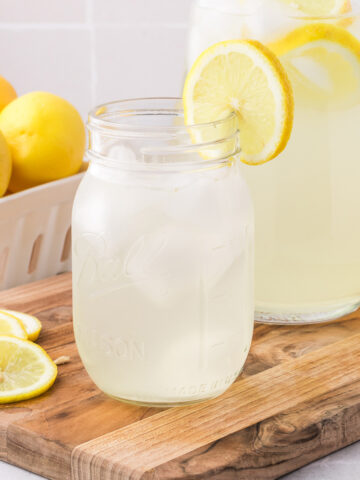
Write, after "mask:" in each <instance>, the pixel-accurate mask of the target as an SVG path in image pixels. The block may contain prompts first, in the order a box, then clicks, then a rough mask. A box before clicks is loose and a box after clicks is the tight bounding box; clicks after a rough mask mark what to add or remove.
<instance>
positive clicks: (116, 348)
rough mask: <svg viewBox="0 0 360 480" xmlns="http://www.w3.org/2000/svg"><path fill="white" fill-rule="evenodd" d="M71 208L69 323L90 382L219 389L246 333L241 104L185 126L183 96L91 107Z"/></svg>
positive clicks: (189, 392)
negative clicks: (82, 169) (84, 164)
mask: <svg viewBox="0 0 360 480" xmlns="http://www.w3.org/2000/svg"><path fill="white" fill-rule="evenodd" d="M88 129H89V138H90V143H89V150H88V153H87V156H88V159H89V162H90V164H89V168H88V170H87V172H86V174H85V176H84V178H83V180H82V182H81V185H80V187H79V189H78V192H77V195H76V199H75V203H74V209H73V222H72V232H73V300H74V330H75V337H76V342H77V346H78V349H79V353H80V356H81V359H82V361H83V363H84V365H85V368H86V369H87V371H88V373H89V375H90V377H91V378H92V379H93V381H94V382H95V383H96V385H97V386H98V387H99V388H100V389H101V390H103V391H104V392H105V393H107V394H108V395H110V396H112V397H115V398H117V399H119V400H123V401H126V402H131V403H137V404H143V405H151V406H173V405H183V404H187V403H193V402H198V401H201V400H205V399H208V398H211V397H215V396H217V395H220V394H221V393H222V392H224V391H225V390H226V389H227V388H228V387H229V386H230V385H231V384H232V383H233V382H234V381H235V380H236V378H237V377H238V375H239V373H240V372H241V370H242V368H243V365H244V363H245V360H246V358H247V355H248V352H249V349H250V343H251V339H252V333H253V321H254V320H253V317H254V303H253V234H254V233H253V229H254V227H253V209H252V202H251V199H250V195H249V192H248V188H247V186H246V183H245V182H244V180H243V177H242V174H241V169H240V165H239V159H238V156H239V135H238V126H237V121H236V116H235V115H234V114H231V115H230V116H229V117H228V118H226V119H224V120H221V121H219V122H214V123H211V124H207V125H193V126H185V125H184V120H183V111H182V109H181V101H180V100H179V99H162V98H159V99H138V100H128V101H118V102H114V103H109V104H106V105H102V106H100V107H98V108H96V109H95V110H93V111H92V112H91V113H90V116H89V122H88Z"/></svg>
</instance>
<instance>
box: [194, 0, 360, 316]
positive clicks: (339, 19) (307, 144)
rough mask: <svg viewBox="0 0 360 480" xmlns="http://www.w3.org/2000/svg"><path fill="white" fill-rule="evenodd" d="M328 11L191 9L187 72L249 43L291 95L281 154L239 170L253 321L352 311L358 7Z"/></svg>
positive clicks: (241, 6) (359, 161) (358, 233)
mask: <svg viewBox="0 0 360 480" xmlns="http://www.w3.org/2000/svg"><path fill="white" fill-rule="evenodd" d="M309 3H310V2H309ZM315 3H318V2H315ZM325 3H326V2H325ZM329 3H330V2H329ZM323 4H324V2H323ZM335 4H336V6H335V7H334V9H333V10H331V11H330V12H328V13H326V14H325V13H324V12H323V13H322V14H321V15H320V14H316V12H313V11H312V10H311V8H312V7H311V5H310V7H309V8H310V10H309V12H306V11H305V12H304V11H301V9H300V8H298V9H295V7H296V1H295V2H292V3H291V2H290V1H287V0H262V1H260V0H249V1H247V0H243V1H241V0H222V1H221V2H220V1H215V0H197V1H196V2H195V4H194V7H193V12H192V20H191V28H190V38H189V46H188V69H189V68H190V67H191V65H192V63H193V62H194V61H195V59H196V57H197V56H198V55H199V54H200V53H201V52H202V51H203V50H204V49H206V48H207V47H209V46H210V45H212V44H214V43H216V42H219V41H224V40H230V39H238V38H243V39H256V40H258V41H261V42H262V43H264V44H265V45H267V46H268V47H269V48H270V49H272V50H273V51H274V52H275V53H276V54H277V55H278V56H279V58H280V60H281V61H282V63H283V65H284V67H285V68H286V70H287V73H288V75H289V78H290V81H291V83H292V87H293V91H294V97H295V121H294V126H293V131H292V136H291V139H290V142H289V144H288V145H287V148H286V149H285V151H284V152H283V153H282V154H281V155H280V156H279V157H278V158H276V159H275V160H273V161H271V162H269V163H267V164H264V165H261V166H257V167H253V166H246V165H243V166H242V173H243V175H244V177H245V179H246V180H247V183H248V185H249V187H250V190H251V193H252V197H253V200H254V204H255V224H256V229H255V230H256V241H255V245H256V247H255V258H256V260H255V265H256V267H255V283H256V289H255V291H256V319H257V320H258V321H263V322H274V323H295V324H299V323H315V322H323V321H329V320H333V319H336V318H339V317H341V316H343V315H345V314H347V313H350V312H352V311H354V310H355V309H357V308H358V307H359V305H360V192H359V180H360V153H359V151H360V134H359V125H360V42H359V39H360V18H359V16H358V15H357V12H358V11H359V8H358V7H359V2H357V1H356V0H355V1H354V0H352V5H350V2H349V1H348V0H344V1H343V2H341V1H339V2H335ZM314 8H315V7H314ZM336 8H337V9H338V10H336Z"/></svg>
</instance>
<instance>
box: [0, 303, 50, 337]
mask: <svg viewBox="0 0 360 480" xmlns="http://www.w3.org/2000/svg"><path fill="white" fill-rule="evenodd" d="M1 312H4V313H6V314H8V315H11V316H13V317H15V318H16V319H17V320H19V321H20V322H21V323H22V325H23V327H24V328H25V330H26V333H27V337H28V339H29V340H31V341H33V342H35V341H36V340H37V339H38V338H39V335H40V332H41V327H42V325H41V323H40V321H39V320H38V319H37V318H36V317H34V316H33V315H29V314H28V313H22V312H16V311H14V310H0V314H1Z"/></svg>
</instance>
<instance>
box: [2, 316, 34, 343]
mask: <svg viewBox="0 0 360 480" xmlns="http://www.w3.org/2000/svg"><path fill="white" fill-rule="evenodd" d="M0 335H14V336H15V337H18V338H22V339H24V340H27V338H28V336H27V333H26V331H25V328H24V327H23V325H22V323H21V322H20V321H19V320H18V319H16V318H15V317H13V316H12V315H8V314H7V313H5V312H0Z"/></svg>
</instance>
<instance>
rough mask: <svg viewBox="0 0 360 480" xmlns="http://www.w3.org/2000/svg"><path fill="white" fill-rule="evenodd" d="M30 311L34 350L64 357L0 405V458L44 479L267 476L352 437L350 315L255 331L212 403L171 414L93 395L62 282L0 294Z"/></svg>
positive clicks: (353, 325)
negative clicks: (14, 399)
mask: <svg viewBox="0 0 360 480" xmlns="http://www.w3.org/2000/svg"><path fill="white" fill-rule="evenodd" d="M0 306H1V307H4V308H5V307H6V308H12V309H18V310H22V311H26V312H29V313H33V314H36V315H37V316H38V317H39V318H40V319H41V321H42V323H43V326H44V328H43V332H42V334H41V336H40V338H39V343H40V344H41V345H42V346H44V348H46V349H47V351H48V352H49V354H50V356H51V357H52V358H54V359H55V358H57V357H59V356H62V355H68V356H70V358H71V361H70V362H69V363H68V364H65V365H61V366H60V367H59V377H58V379H57V381H56V383H55V385H54V386H53V387H52V388H51V390H50V391H49V392H47V393H46V394H44V395H43V396H41V397H39V398H37V399H34V400H29V401H25V402H21V403H18V404H15V405H8V406H2V407H1V408H0V459H2V460H5V461H7V462H9V463H12V464H14V465H18V466H20V467H22V468H25V469H27V470H30V471H33V472H35V473H38V474H40V475H43V476H45V477H47V478H50V479H54V480H119V479H134V480H135V479H146V480H148V479H159V480H160V479H161V480H165V479H166V480H171V479H188V480H190V479H191V480H192V479H208V478H211V479H221V480H223V479H224V480H227V479H244V480H245V479H246V480H250V479H251V480H257V479H259V480H260V479H276V478H279V477H281V476H282V475H284V474H286V473H288V472H291V471H293V470H295V469H297V468H299V467H301V466H303V465H305V464H307V463H309V462H311V461H313V460H315V459H318V458H320V457H322V456H324V455H327V454H328V453H330V452H333V451H335V450H337V449H339V448H342V447H344V446H346V445H348V444H350V443H353V442H355V441H357V440H359V439H360V315H359V313H358V312H355V313H353V314H351V315H349V316H348V317H346V318H345V319H343V320H342V321H340V322H335V323H331V324H327V325H322V326H304V327H300V326H299V327H294V326H289V327H286V326H269V325H259V326H257V327H256V329H255V335H254V341H253V345H252V348H251V352H250V355H249V358H248V361H247V363H246V366H245V370H244V372H243V374H242V375H241V376H240V377H239V379H238V380H237V382H236V383H235V384H234V385H233V386H232V387H231V388H230V389H229V390H228V391H227V392H226V393H225V394H224V395H222V396H221V397H219V398H217V399H214V400H211V401H209V402H205V403H202V404H197V405H193V406H190V407H183V408H174V409H164V410H159V409H154V408H145V407H139V406H131V405H126V404H122V403H119V402H117V401H115V400H113V399H110V398H108V397H106V396H105V395H104V394H102V393H101V392H100V391H99V390H98V389H97V388H96V387H95V385H94V384H93V383H92V382H91V380H90V379H89V377H88V376H87V374H86V372H85V370H84V369H83V367H82V364H81V361H80V358H79V355H78V353H77V349H76V346H75V343H74V338H73V331H72V313H71V277H70V275H69V274H65V275H61V276H58V277H55V278H51V279H48V280H45V281H41V282H37V283H34V284H30V285H26V286H23V287H17V288H15V289H12V290H9V291H5V292H0Z"/></svg>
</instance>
